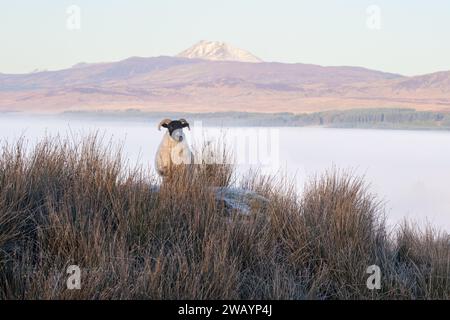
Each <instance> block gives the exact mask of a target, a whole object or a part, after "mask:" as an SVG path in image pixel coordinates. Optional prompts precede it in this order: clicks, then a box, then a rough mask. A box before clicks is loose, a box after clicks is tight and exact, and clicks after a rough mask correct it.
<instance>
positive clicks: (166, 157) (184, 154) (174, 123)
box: [155, 119, 194, 177]
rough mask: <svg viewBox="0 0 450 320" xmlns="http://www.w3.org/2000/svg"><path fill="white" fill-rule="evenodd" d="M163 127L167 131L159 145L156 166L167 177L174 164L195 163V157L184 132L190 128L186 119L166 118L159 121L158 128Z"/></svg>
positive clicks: (160, 173)
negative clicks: (184, 129)
mask: <svg viewBox="0 0 450 320" xmlns="http://www.w3.org/2000/svg"><path fill="white" fill-rule="evenodd" d="M161 127H164V128H167V132H166V134H165V135H164V137H163V140H162V141H161V143H160V145H159V147H158V151H157V153H156V159H155V167H156V171H157V172H158V174H159V175H161V176H162V177H167V176H169V175H170V173H171V171H172V169H173V168H174V166H177V165H189V164H193V163H194V157H193V154H192V152H191V150H190V148H189V145H188V143H187V141H186V137H185V136H184V132H183V128H186V127H187V128H188V129H189V130H190V127H189V123H188V122H187V121H186V120H185V119H180V120H171V119H164V120H162V121H161V122H160V123H159V125H158V130H161Z"/></svg>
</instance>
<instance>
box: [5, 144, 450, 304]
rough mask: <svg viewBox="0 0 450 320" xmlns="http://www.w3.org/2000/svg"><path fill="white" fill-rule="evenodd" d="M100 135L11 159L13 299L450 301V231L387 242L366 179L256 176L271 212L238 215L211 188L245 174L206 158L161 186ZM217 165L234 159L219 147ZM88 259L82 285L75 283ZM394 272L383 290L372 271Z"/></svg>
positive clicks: (8, 251)
mask: <svg viewBox="0 0 450 320" xmlns="http://www.w3.org/2000/svg"><path fill="white" fill-rule="evenodd" d="M101 145H102V143H101V141H99V139H98V138H96V137H95V136H94V137H87V138H86V139H84V140H83V141H82V142H80V143H74V142H71V141H69V140H65V139H62V140H61V139H59V140H50V139H46V140H44V141H42V142H40V143H39V144H37V145H36V146H35V147H33V149H32V150H31V151H29V152H25V148H24V145H23V143H20V142H19V143H17V144H15V145H7V144H3V147H2V150H1V154H0V298H1V299H347V298H353V299H410V298H419V299H428V298H439V299H447V298H449V296H450V294H449V293H450V283H449V258H450V243H449V237H448V235H447V234H442V233H437V232H435V231H433V230H426V231H425V232H421V231H419V230H415V229H414V228H412V227H410V226H408V225H407V224H405V225H404V226H403V227H402V228H400V229H399V230H398V231H397V234H388V233H387V231H386V227H385V223H384V221H383V215H382V213H383V211H382V206H380V204H379V203H378V202H377V201H376V199H375V198H374V197H373V196H372V195H370V194H369V193H368V192H367V191H366V188H365V185H364V183H363V181H362V180H361V179H359V178H356V177H354V176H352V175H348V174H345V173H340V172H337V171H333V172H331V173H328V174H325V175H324V176H323V177H320V178H317V179H312V181H311V182H309V184H307V187H306V191H305V192H304V194H303V195H302V196H301V197H298V196H297V194H296V193H295V192H294V188H293V187H292V185H290V184H289V182H286V181H285V180H283V179H276V178H266V177H263V176H261V175H258V174H249V175H248V177H246V178H245V179H243V180H242V181H240V182H239V184H240V186H242V187H245V188H247V189H250V190H253V191H256V192H258V193H259V194H261V195H263V196H264V197H266V198H267V199H269V205H268V206H267V207H266V208H265V209H264V210H257V211H255V212H254V213H253V215H251V216H250V217H242V216H239V215H235V216H231V217H230V216H227V212H226V210H225V208H224V207H223V205H222V204H221V203H220V202H218V201H217V200H216V198H215V197H214V194H213V192H212V191H211V190H212V189H211V187H210V186H236V184H238V182H236V179H235V175H234V173H233V166H230V165H208V164H201V165H199V166H198V170H197V171H196V173H195V174H192V173H187V172H179V173H178V174H177V175H176V176H175V177H174V178H173V179H170V180H168V181H167V182H166V183H165V184H164V185H162V186H161V188H160V190H159V191H158V192H157V191H156V189H154V188H151V187H150V186H151V185H154V184H155V183H156V178H155V177H154V176H152V174H150V173H149V172H148V171H147V170H144V169H142V168H132V169H130V168H128V167H127V166H126V165H125V164H124V161H123V159H122V156H121V154H120V150H116V149H115V148H111V147H101ZM215 156H217V157H222V158H223V157H227V153H226V152H217V153H216V154H215ZM73 264H75V265H78V266H80V268H81V271H82V278H81V290H68V289H67V288H66V280H67V276H68V275H67V274H66V268H67V266H69V265H73ZM373 264H376V265H378V266H379V267H380V268H381V270H382V279H381V280H382V282H381V289H380V290H373V291H372V290H369V289H368V288H367V287H366V280H367V277H368V276H369V275H368V274H366V268H367V267H368V266H369V265H373Z"/></svg>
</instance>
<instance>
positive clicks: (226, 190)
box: [150, 185, 269, 216]
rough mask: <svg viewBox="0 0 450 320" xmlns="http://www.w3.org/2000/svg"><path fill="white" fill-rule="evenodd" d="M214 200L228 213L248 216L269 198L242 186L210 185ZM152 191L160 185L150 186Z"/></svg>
mask: <svg viewBox="0 0 450 320" xmlns="http://www.w3.org/2000/svg"><path fill="white" fill-rule="evenodd" d="M210 188H211V191H212V192H213V193H214V195H215V198H216V201H217V202H218V203H219V204H220V205H221V206H223V207H224V208H225V210H226V213H227V214H228V215H232V214H240V215H244V216H249V215H251V214H252V213H254V212H256V211H260V210H265V209H266V208H267V206H268V204H269V200H268V199H267V198H265V197H263V196H262V195H260V194H258V193H256V192H254V191H251V190H246V189H242V188H233V187H210ZM150 190H151V191H152V192H155V193H158V192H159V191H160V186H158V185H152V186H150Z"/></svg>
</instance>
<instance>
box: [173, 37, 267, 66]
mask: <svg viewBox="0 0 450 320" xmlns="http://www.w3.org/2000/svg"><path fill="white" fill-rule="evenodd" d="M177 57H180V58H188V59H204V60H211V61H238V62H254V63H257V62H262V60H261V59H259V58H258V57H256V56H254V55H253V54H251V53H250V52H248V51H245V50H242V49H239V48H235V47H232V46H231V45H229V44H227V43H225V42H219V41H205V40H202V41H200V42H198V43H197V44H195V45H193V46H192V47H190V48H189V49H186V50H184V51H183V52H181V53H179V54H178V55H177Z"/></svg>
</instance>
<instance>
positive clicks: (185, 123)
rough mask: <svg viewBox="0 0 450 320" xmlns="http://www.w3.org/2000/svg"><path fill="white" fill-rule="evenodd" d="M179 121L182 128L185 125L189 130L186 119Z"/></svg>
mask: <svg viewBox="0 0 450 320" xmlns="http://www.w3.org/2000/svg"><path fill="white" fill-rule="evenodd" d="M179 121H180V122H181V125H182V126H183V128H186V127H187V128H188V129H189V130H191V127H189V122H187V121H186V119H180V120H179Z"/></svg>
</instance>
